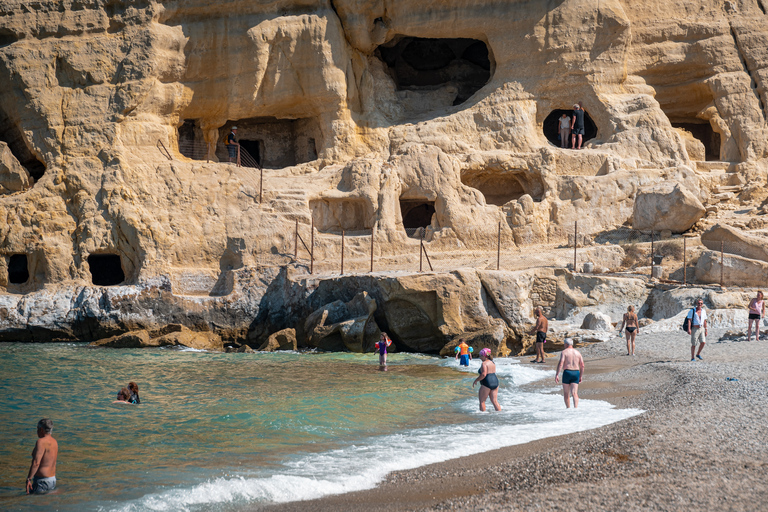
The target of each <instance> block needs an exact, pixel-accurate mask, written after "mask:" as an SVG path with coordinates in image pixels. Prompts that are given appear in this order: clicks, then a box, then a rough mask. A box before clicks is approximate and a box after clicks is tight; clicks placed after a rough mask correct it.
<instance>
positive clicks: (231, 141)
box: [227, 126, 240, 163]
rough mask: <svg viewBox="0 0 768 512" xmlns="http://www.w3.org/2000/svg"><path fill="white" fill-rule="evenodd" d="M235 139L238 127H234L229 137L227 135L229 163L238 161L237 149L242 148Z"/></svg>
mask: <svg viewBox="0 0 768 512" xmlns="http://www.w3.org/2000/svg"><path fill="white" fill-rule="evenodd" d="M235 137H237V126H233V127H232V131H230V132H229V135H227V151H228V152H229V163H232V162H235V161H236V160H237V153H238V151H237V148H238V146H240V144H238V143H237V141H236V140H235Z"/></svg>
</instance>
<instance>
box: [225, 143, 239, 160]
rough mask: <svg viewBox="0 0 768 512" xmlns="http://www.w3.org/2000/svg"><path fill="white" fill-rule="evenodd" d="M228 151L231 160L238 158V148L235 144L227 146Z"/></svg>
mask: <svg viewBox="0 0 768 512" xmlns="http://www.w3.org/2000/svg"><path fill="white" fill-rule="evenodd" d="M227 151H229V158H236V157H237V146H235V145H234V144H229V145H228V146H227Z"/></svg>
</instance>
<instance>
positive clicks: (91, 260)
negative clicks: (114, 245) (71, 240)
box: [88, 254, 125, 286]
mask: <svg viewBox="0 0 768 512" xmlns="http://www.w3.org/2000/svg"><path fill="white" fill-rule="evenodd" d="M88 268H89V269H90V271H91V282H92V283H93V284H95V285H96V286H115V285H118V284H122V283H123V282H124V281H125V272H123V265H122V261H121V258H120V256H119V255H117V254H91V255H90V256H88Z"/></svg>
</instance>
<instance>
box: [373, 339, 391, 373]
mask: <svg viewBox="0 0 768 512" xmlns="http://www.w3.org/2000/svg"><path fill="white" fill-rule="evenodd" d="M391 344H392V340H391V339H389V336H387V333H385V332H383V333H381V337H380V338H379V341H377V342H376V344H375V345H374V347H376V350H378V351H379V366H381V367H382V368H386V367H387V347H388V346H390V345H391Z"/></svg>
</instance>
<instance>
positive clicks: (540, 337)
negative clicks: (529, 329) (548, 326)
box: [536, 331, 547, 343]
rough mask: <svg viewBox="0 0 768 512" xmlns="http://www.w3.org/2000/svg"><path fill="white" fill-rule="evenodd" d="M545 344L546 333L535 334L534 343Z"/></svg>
mask: <svg viewBox="0 0 768 512" xmlns="http://www.w3.org/2000/svg"><path fill="white" fill-rule="evenodd" d="M546 342H547V333H545V332H541V331H539V332H537V333H536V343H546Z"/></svg>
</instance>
